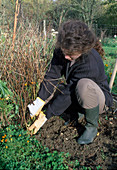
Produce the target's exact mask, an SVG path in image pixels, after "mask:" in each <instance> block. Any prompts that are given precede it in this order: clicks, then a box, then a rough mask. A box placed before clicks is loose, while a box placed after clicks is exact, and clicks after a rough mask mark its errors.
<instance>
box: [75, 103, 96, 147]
mask: <svg viewBox="0 0 117 170" xmlns="http://www.w3.org/2000/svg"><path fill="white" fill-rule="evenodd" d="M85 111H86V125H85V128H86V130H85V131H84V133H83V134H82V135H81V137H80V138H79V139H78V141H77V142H78V143H79V144H89V143H92V142H93V140H94V138H95V137H96V135H97V127H98V119H99V105H98V106H96V107H95V108H92V109H85Z"/></svg>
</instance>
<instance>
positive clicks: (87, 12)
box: [67, 0, 103, 26]
mask: <svg viewBox="0 0 117 170" xmlns="http://www.w3.org/2000/svg"><path fill="white" fill-rule="evenodd" d="M97 9H98V10H97ZM102 15H103V8H102V1H101V0H73V1H72V4H71V10H70V12H69V13H68V16H67V17H68V18H77V19H81V20H82V21H84V22H85V23H87V24H88V25H89V26H92V24H93V22H94V20H95V19H97V18H99V17H100V16H102Z"/></svg>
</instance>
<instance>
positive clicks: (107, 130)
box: [36, 109, 117, 170]
mask: <svg viewBox="0 0 117 170" xmlns="http://www.w3.org/2000/svg"><path fill="white" fill-rule="evenodd" d="M114 110H115V109H114ZM64 123H65V122H64V120H62V119H61V118H59V117H56V116H55V117H52V118H51V119H50V120H48V121H47V122H46V123H45V124H44V126H43V127H42V128H41V129H40V130H39V132H38V134H37V135H36V138H37V140H38V141H39V142H40V143H41V144H42V145H46V146H47V147H48V148H49V149H50V151H53V150H57V151H58V152H65V153H68V152H69V153H70V155H71V156H70V159H71V160H72V161H73V160H78V161H79V163H80V165H83V166H86V167H90V168H91V169H96V167H97V166H99V165H100V166H101V167H102V169H104V170H106V169H108V170H111V169H112V170H114V169H117V112H113V110H112V111H110V112H109V111H108V112H106V113H103V114H101V115H99V127H98V132H99V133H98V135H97V137H96V138H95V139H94V141H93V143H91V144H89V145H79V144H78V143H77V138H78V136H79V135H80V134H81V133H82V131H83V130H84V128H83V127H84V124H85V120H83V121H82V122H80V123H79V124H78V125H77V126H76V125H74V124H69V125H67V126H65V125H64Z"/></svg>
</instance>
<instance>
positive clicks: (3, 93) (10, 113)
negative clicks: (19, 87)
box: [0, 80, 19, 126]
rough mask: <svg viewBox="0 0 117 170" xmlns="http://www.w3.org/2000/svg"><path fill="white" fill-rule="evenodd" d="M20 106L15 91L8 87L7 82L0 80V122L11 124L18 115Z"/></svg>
mask: <svg viewBox="0 0 117 170" xmlns="http://www.w3.org/2000/svg"><path fill="white" fill-rule="evenodd" d="M18 111H19V110H18V106H17V105H16V104H15V100H14V98H13V93H12V92H11V91H10V90H9V89H8V87H7V83H6V82H3V81H2V80H0V112H1V115H0V120H1V121H0V124H1V125H2V126H3V125H4V126H5V125H7V124H10V123H11V122H12V119H13V118H15V117H16V116H17V115H18Z"/></svg>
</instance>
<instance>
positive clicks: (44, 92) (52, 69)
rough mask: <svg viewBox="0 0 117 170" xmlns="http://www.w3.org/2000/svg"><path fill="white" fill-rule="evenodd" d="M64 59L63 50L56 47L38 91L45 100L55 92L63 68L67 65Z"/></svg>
mask: <svg viewBox="0 0 117 170" xmlns="http://www.w3.org/2000/svg"><path fill="white" fill-rule="evenodd" d="M63 59H64V56H63V53H62V51H61V50H60V49H55V51H54V54H53V58H52V61H51V63H50V65H49V67H48V70H47V72H46V74H45V76H44V80H43V82H42V83H41V85H40V90H39V92H38V96H39V97H40V98H41V99H42V100H44V101H45V100H46V99H47V98H48V97H50V95H51V94H52V93H53V91H54V88H55V86H57V84H58V82H59V80H60V78H61V77H62V75H63V72H64V71H63V70H64V67H65V62H64V60H63Z"/></svg>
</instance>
